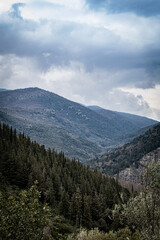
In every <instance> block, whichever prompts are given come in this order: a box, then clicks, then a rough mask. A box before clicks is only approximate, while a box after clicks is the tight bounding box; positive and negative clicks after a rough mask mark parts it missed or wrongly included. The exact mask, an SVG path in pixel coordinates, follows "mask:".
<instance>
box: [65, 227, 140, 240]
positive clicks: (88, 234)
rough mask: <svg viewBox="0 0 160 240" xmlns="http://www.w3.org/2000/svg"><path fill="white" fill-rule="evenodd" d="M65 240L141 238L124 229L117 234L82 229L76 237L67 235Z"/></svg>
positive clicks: (133, 239)
mask: <svg viewBox="0 0 160 240" xmlns="http://www.w3.org/2000/svg"><path fill="white" fill-rule="evenodd" d="M67 240H142V238H141V237H140V234H139V233H138V231H137V232H135V233H132V232H131V231H130V230H129V228H127V227H126V228H123V229H120V230H118V231H117V232H112V231H110V232H109V233H104V232H101V231H99V230H98V229H97V228H96V229H93V230H90V231H87V230H85V229H82V230H80V232H79V233H78V234H77V235H75V234H72V235H69V236H68V238H67Z"/></svg>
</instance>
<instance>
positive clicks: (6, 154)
mask: <svg viewBox="0 0 160 240" xmlns="http://www.w3.org/2000/svg"><path fill="white" fill-rule="evenodd" d="M154 169H156V168H154ZM152 172H153V171H152ZM147 176H148V175H147ZM154 176H159V175H155V172H154ZM0 179H1V181H0V183H1V184H0V200H1V201H0V213H1V214H0V232H1V236H0V239H1V240H2V239H3V240H4V239H10V240H12V239H21V240H23V239H24V240H27V239H33V240H34V239H37V240H38V239H68V240H69V239H77V240H79V239H83V240H85V239H92V240H94V239H95V240H98V239H104V240H116V239H118V240H123V239H124V240H125V239H126V237H128V238H129V239H131V240H138V239H139V240H140V239H154V240H158V238H156V237H157V236H159V235H158V234H159V230H157V225H156V224H157V223H158V224H159V212H160V211H159V206H160V199H159V198H160V197H159V195H160V194H159V185H157V184H155V185H154V184H153V181H152V184H151V188H152V189H153V187H154V191H153V192H154V194H156V195H155V196H154V207H155V209H154V211H152V212H153V213H154V216H153V217H154V219H153V222H151V224H152V223H153V224H152V225H151V229H150V228H149V231H150V232H147V234H148V236H152V235H153V236H155V237H154V238H146V236H147V235H145V234H146V226H147V229H148V225H145V224H148V223H149V221H148V219H147V216H148V214H150V212H147V215H146V216H145V213H146V211H145V206H143V202H144V201H143V196H142V197H141V196H139V195H138V196H135V194H134V193H133V192H132V193H130V192H129V191H128V190H127V189H125V188H123V187H121V186H120V185H119V184H118V182H117V181H116V180H115V179H113V178H111V177H109V176H106V175H104V174H102V173H100V172H99V171H97V170H94V171H93V170H91V169H90V167H89V166H83V165H82V164H81V163H80V162H79V161H76V160H75V159H73V160H69V159H68V158H66V157H65V156H64V154H63V153H62V152H61V153H57V152H56V151H54V150H51V149H50V148H49V149H48V150H46V149H45V147H44V146H43V145H42V146H40V145H39V144H37V143H36V142H33V141H31V140H30V138H29V137H26V136H24V134H22V133H20V134H17V133H16V129H12V127H9V126H8V125H5V124H4V123H3V124H1V125H0ZM156 179H160V178H158V177H157V178H156ZM147 183H148V182H147ZM158 184H159V183H158ZM146 189H149V188H148V185H147V188H146ZM155 189H156V191H155ZM150 192H151V191H150ZM153 192H152V193H153ZM144 196H145V197H146V203H148V202H147V201H148V199H149V203H148V204H150V205H149V206H151V207H152V205H151V203H150V197H149V195H148V192H146V195H144ZM155 199H156V200H155ZM136 201H137V202H136ZM138 204H139V205H138ZM141 204H142V205H141ZM135 206H136V207H137V206H138V207H139V209H142V207H144V214H142V216H143V218H144V219H142V218H141V223H144V226H141V225H140V224H139V225H137V224H136V220H135V218H134V217H133V216H131V215H130V209H132V210H133V212H134V207H135ZM147 206H148V205H147ZM157 209H158V211H159V212H158V211H157ZM127 210H128V211H127ZM151 210H153V209H152V208H151ZM152 212H151V214H152ZM157 212H158V213H157ZM135 213H136V215H135V216H136V217H137V219H139V215H138V214H139V213H140V211H139V212H138V210H137V209H136V210H135ZM145 219H147V220H146V221H142V220H145ZM150 219H151V220H152V215H151V217H150ZM78 229H80V232H79V233H77V231H78ZM93 229H94V230H93ZM107 232H108V233H107ZM70 234H71V235H70ZM82 235H83V237H81V236H82ZM143 236H144V237H145V238H142V237H143Z"/></svg>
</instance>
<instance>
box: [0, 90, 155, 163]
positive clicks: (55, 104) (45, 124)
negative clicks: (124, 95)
mask: <svg viewBox="0 0 160 240" xmlns="http://www.w3.org/2000/svg"><path fill="white" fill-rule="evenodd" d="M105 111H107V110H105ZM107 112H108V115H107V116H106V112H105V116H103V115H102V114H99V113H97V112H95V111H93V110H91V109H89V108H87V107H84V106H82V105H80V104H78V103H75V102H72V101H69V100H67V99H65V98H63V97H60V96H58V95H56V94H54V93H51V92H48V91H44V90H41V89H38V88H27V89H18V90H12V91H3V92H0V120H1V121H4V122H5V123H7V124H10V125H12V126H13V127H16V128H17V130H18V131H21V132H22V131H24V133H25V134H27V135H29V136H30V137H31V139H32V140H36V141H38V142H39V143H40V144H45V145H46V147H51V148H52V147H54V148H55V149H57V150H58V151H61V150H62V151H64V152H65V154H66V155H67V156H69V157H75V158H77V159H80V160H81V161H83V162H86V161H87V160H88V159H91V158H94V157H95V156H96V155H97V156H98V155H100V154H102V153H104V152H106V151H107V150H108V149H111V148H113V147H115V146H117V145H120V144H123V143H124V142H126V141H128V140H129V139H130V137H131V136H132V134H134V133H135V132H136V131H138V130H140V129H141V127H145V126H146V125H147V124H146V123H144V124H141V125H137V123H135V124H134V121H133V120H130V119H129V118H128V117H124V116H120V115H119V114H118V113H115V112H112V111H107ZM152 123H154V121H152ZM142 125H143V126H142ZM148 125H149V123H148ZM137 134H138V133H137Z"/></svg>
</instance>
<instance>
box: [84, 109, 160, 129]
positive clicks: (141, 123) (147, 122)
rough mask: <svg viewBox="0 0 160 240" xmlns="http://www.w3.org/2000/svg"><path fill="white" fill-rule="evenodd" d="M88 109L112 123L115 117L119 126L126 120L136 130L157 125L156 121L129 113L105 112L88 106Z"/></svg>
mask: <svg viewBox="0 0 160 240" xmlns="http://www.w3.org/2000/svg"><path fill="white" fill-rule="evenodd" d="M88 108H89V109H91V110H93V111H95V112H96V113H98V114H100V115H102V116H103V117H105V118H107V119H108V118H110V119H112V121H117V117H118V118H119V124H120V125H121V124H123V122H125V123H126V120H128V122H127V123H128V124H129V123H130V124H133V126H135V125H136V126H137V127H138V128H144V127H148V126H151V125H153V124H155V123H158V121H155V120H153V119H150V118H146V117H142V116H138V115H134V114H130V113H124V112H116V111H111V110H106V109H104V108H101V107H99V106H88Z"/></svg>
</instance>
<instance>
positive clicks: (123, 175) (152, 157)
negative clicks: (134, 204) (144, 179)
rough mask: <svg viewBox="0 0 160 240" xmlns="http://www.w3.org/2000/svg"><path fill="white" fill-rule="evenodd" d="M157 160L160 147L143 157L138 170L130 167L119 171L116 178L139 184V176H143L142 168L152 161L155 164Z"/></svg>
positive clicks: (159, 154) (159, 157) (159, 156)
mask: <svg viewBox="0 0 160 240" xmlns="http://www.w3.org/2000/svg"><path fill="white" fill-rule="evenodd" d="M159 159H160V147H159V148H157V149H156V150H154V151H152V152H150V153H148V154H146V155H145V156H143V157H142V158H141V159H140V161H139V163H138V168H136V167H135V166H134V165H132V166H131V167H129V168H126V169H124V170H122V171H120V172H119V175H118V178H119V179H123V180H125V181H130V182H134V183H141V176H143V171H144V167H145V166H147V165H148V164H149V163H151V162H152V161H154V162H157V161H158V160H159Z"/></svg>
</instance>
